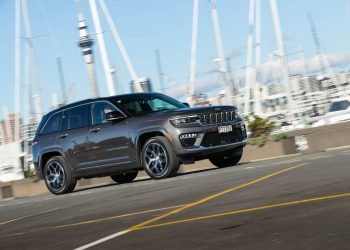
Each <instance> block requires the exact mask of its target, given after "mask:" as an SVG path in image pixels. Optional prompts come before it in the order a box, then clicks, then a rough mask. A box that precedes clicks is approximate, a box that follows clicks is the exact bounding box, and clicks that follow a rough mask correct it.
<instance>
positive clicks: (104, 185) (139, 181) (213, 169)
mask: <svg viewBox="0 0 350 250" xmlns="http://www.w3.org/2000/svg"><path fill="white" fill-rule="evenodd" d="M245 164H248V162H243V163H239V164H237V165H236V166H241V165H245ZM228 168H229V167H228ZM180 169H181V168H180ZM221 169H227V168H216V167H212V168H206V169H193V170H190V171H186V172H182V173H181V172H180V173H178V174H177V175H176V176H174V177H171V179H172V178H176V177H179V176H187V175H193V174H198V173H204V172H210V171H220V170H221ZM150 180H153V179H152V178H150V177H148V176H144V177H142V179H138V180H134V181H133V182H131V183H122V184H119V183H109V184H92V185H89V186H80V187H78V188H77V189H75V190H74V192H73V193H79V192H83V191H88V190H94V189H99V188H105V187H112V186H120V185H129V184H133V183H143V182H146V181H150ZM162 180H164V179H162Z"/></svg>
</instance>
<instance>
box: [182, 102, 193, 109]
mask: <svg viewBox="0 0 350 250" xmlns="http://www.w3.org/2000/svg"><path fill="white" fill-rule="evenodd" d="M182 104H184V105H186V107H187V108H190V107H191V106H190V104H189V103H187V102H183V103H182Z"/></svg>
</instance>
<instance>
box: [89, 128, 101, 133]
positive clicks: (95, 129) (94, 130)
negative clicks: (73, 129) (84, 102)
mask: <svg viewBox="0 0 350 250" xmlns="http://www.w3.org/2000/svg"><path fill="white" fill-rule="evenodd" d="M98 131H100V128H93V129H90V132H92V133H97V132H98Z"/></svg>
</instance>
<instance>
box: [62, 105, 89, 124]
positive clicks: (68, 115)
mask: <svg viewBox="0 0 350 250" xmlns="http://www.w3.org/2000/svg"><path fill="white" fill-rule="evenodd" d="M88 125H89V105H83V106H78V107H75V108H71V109H69V110H67V111H65V112H64V119H63V126H62V129H63V130H66V129H75V128H82V127H87V126H88Z"/></svg>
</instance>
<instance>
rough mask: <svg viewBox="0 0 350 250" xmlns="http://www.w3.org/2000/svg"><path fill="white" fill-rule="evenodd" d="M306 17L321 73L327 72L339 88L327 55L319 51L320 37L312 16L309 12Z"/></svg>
mask: <svg viewBox="0 0 350 250" xmlns="http://www.w3.org/2000/svg"><path fill="white" fill-rule="evenodd" d="M307 17H308V20H309V24H310V28H311V33H312V38H313V41H314V45H315V48H316V55H317V57H318V60H319V64H320V67H321V73H322V74H323V75H326V74H327V73H329V74H330V77H331V79H332V81H333V82H334V84H335V86H336V88H339V87H340V84H339V82H338V80H337V79H336V78H335V77H334V76H335V73H334V71H333V69H332V67H331V66H330V64H329V62H328V60H327V57H326V56H325V55H324V54H323V52H322V51H321V45H320V39H319V37H318V33H317V30H316V25H315V22H314V20H313V18H312V15H311V13H308V14H307ZM338 90H339V89H338Z"/></svg>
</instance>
